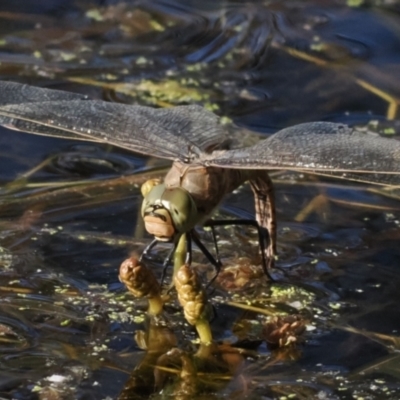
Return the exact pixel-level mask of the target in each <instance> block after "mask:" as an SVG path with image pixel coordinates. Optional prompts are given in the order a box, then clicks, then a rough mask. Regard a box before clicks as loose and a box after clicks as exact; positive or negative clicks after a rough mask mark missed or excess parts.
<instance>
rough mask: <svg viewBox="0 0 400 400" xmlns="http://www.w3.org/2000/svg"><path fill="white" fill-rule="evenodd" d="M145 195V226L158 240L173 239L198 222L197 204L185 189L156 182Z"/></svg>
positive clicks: (143, 214)
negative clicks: (168, 186)
mask: <svg viewBox="0 0 400 400" xmlns="http://www.w3.org/2000/svg"><path fill="white" fill-rule="evenodd" d="M144 195H145V196H144V200H143V204H142V217H143V220H144V224H145V228H146V231H147V232H149V233H150V234H151V235H154V237H155V238H156V239H157V240H160V241H163V242H169V241H173V240H174V239H175V238H176V236H177V235H181V234H182V233H185V232H188V231H189V230H190V229H192V228H193V227H194V226H195V225H196V223H197V222H198V218H197V215H198V213H197V207H196V204H195V203H194V201H193V198H192V196H191V195H190V194H189V193H188V192H187V191H186V190H185V189H182V188H180V187H176V188H167V187H166V186H165V185H164V184H156V185H155V186H153V187H152V188H150V189H149V190H148V191H147V193H146V192H145V193H144Z"/></svg>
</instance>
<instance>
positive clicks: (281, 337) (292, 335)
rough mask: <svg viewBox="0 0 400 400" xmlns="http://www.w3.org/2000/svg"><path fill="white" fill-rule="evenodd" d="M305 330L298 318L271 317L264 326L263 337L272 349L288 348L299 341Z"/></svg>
mask: <svg viewBox="0 0 400 400" xmlns="http://www.w3.org/2000/svg"><path fill="white" fill-rule="evenodd" d="M305 329H306V326H305V323H304V321H303V320H302V319H301V318H300V317H298V316H295V315H288V316H286V317H273V318H272V319H271V320H270V321H269V322H267V323H266V324H265V326H264V329H263V337H264V340H265V341H266V342H267V343H268V344H269V345H271V346H272V347H284V346H290V345H291V344H293V343H299V342H300V341H301V339H302V338H301V335H302V334H303V332H304V331H305Z"/></svg>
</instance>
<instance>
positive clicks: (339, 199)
mask: <svg viewBox="0 0 400 400" xmlns="http://www.w3.org/2000/svg"><path fill="white" fill-rule="evenodd" d="M348 3H350V2H348ZM353 3H357V2H353ZM360 3H361V4H360V5H359V6H357V7H356V6H354V7H350V6H349V5H348V4H346V3H345V2H343V1H335V2H333V1H332V2H319V1H307V2H295V1H287V2H284V3H283V2H263V1H254V2H235V1H231V2H229V1H224V2H209V1H206V2H195V1H191V2H189V1H186V2H183V1H182V2H178V1H176V2H174V1H153V2H150V1H141V2H133V1H128V2H118V1H112V2H111V1H110V2H107V1H103V2H98V3H97V4H96V3H95V2H93V1H91V2H86V1H85V2H82V1H79V2H74V1H72V0H71V1H68V2H65V1H63V2H56V1H53V2H47V1H37V2H35V3H27V2H22V1H13V2H11V1H10V2H8V1H3V2H2V4H1V5H0V21H1V23H0V35H1V37H0V61H1V64H0V78H1V79H3V80H4V79H7V80H14V81H20V82H28V83H31V84H35V85H43V86H46V87H51V88H60V89H67V90H74V91H79V92H82V93H87V94H89V95H91V96H93V97H98V98H104V99H107V100H110V101H122V102H126V103H138V104H146V105H155V106H170V105H176V104H187V103H200V104H205V105H207V106H208V107H209V108H211V109H213V110H214V111H215V112H216V113H218V114H219V115H221V116H227V117H229V118H231V119H232V120H233V121H234V123H235V124H236V127H235V128H232V135H233V137H234V138H239V139H240V141H244V142H246V143H250V142H254V141H255V140H257V138H258V136H257V135H260V134H262V135H265V134H269V133H272V132H275V131H276V130H278V129H280V128H282V127H285V126H289V125H293V124H295V123H300V122H306V121H313V120H323V121H340V122H348V123H352V124H353V123H359V124H363V125H365V124H371V123H373V125H374V126H375V125H376V124H377V125H378V128H377V129H378V130H379V131H381V132H386V133H395V134H398V132H399V129H400V128H399V123H398V117H399V111H398V110H397V107H398V102H399V100H398V99H399V98H400V94H399V93H400V83H399V82H400V80H399V75H400V72H399V71H400V68H399V61H400V60H399V58H400V31H399V26H400V25H399V13H400V5H399V3H398V2H396V1H390V2H389V1H380V2H374V1H364V2H360ZM244 130H246V135H244ZM249 130H251V131H253V133H252V134H250V133H248V131H249ZM0 144H1V146H0V165H1V174H0V179H1V188H0V196H1V197H0V216H1V220H0V226H1V230H0V246H1V247H0V293H1V297H0V397H1V398H4V399H45V398H51V399H53V398H54V399H61V398H62V399H64V398H65V399H78V398H79V399H92V398H93V399H105V398H118V397H119V398H120V399H123V398H148V396H149V394H150V393H154V394H153V395H154V397H161V396H163V395H164V396H168V390H170V391H171V395H170V396H171V397H173V396H174V394H173V393H174V390H177V389H176V387H174V386H173V385H171V384H170V382H169V381H167V382H164V383H165V387H164V393H163V394H162V393H161V390H160V387H159V386H157V385H156V386H154V385H155V383H154V382H156V383H157V384H158V385H160V381H162V379H161V378H160V376H159V375H160V374H161V373H160V372H159V370H158V369H157V368H156V369H155V370H154V364H157V365H158V366H160V365H161V366H162V365H164V364H162V362H163V361H162V360H160V359H159V358H155V357H154V354H156V355H157V357H159V356H160V357H161V356H164V355H165V353H166V351H167V350H168V349H170V348H172V347H175V346H176V345H178V347H180V348H181V349H182V350H185V351H187V354H188V355H189V356H188V357H191V356H192V355H193V354H194V352H195V351H196V350H197V345H196V344H193V343H192V342H191V341H192V340H194V339H195V338H196V335H195V333H194V331H193V330H192V329H191V328H190V327H189V326H188V325H185V324H184V320H183V316H182V313H181V311H180V309H179V307H178V306H177V305H176V304H174V303H173V304H172V305H170V306H169V307H168V310H167V318H168V320H169V325H170V328H171V331H167V330H161V331H159V330H158V329H159V327H154V326H152V325H151V324H149V323H148V322H146V321H145V318H144V313H145V309H146V302H145V301H137V300H134V298H133V297H132V296H131V295H130V294H128V293H126V291H125V289H124V287H123V286H122V284H121V283H120V282H119V281H118V267H119V264H120V263H121V261H122V260H123V259H125V258H126V257H127V256H128V255H130V254H131V252H132V251H140V250H141V249H143V247H144V246H145V245H146V244H147V243H148V240H149V238H148V237H143V227H142V225H141V221H140V218H139V217H138V208H140V203H141V195H140V191H139V189H138V186H139V185H140V184H141V183H142V182H143V181H145V180H146V179H147V178H148V177H149V176H158V175H162V173H163V172H162V171H163V168H164V167H165V163H164V164H163V163H161V164H160V163H157V162H156V161H155V160H147V159H146V158H144V157H141V156H137V155H134V154H130V153H128V152H125V151H123V150H116V149H111V148H107V147H106V146H98V145H94V144H82V143H75V142H72V141H60V140H56V139H50V138H42V137H31V136H29V135H26V134H23V133H19V132H13V131H9V130H6V129H4V128H1V132H0ZM48 157H52V158H51V159H50V160H49V161H48V162H47V163H46V165H45V166H44V167H43V168H42V169H39V170H38V171H37V172H35V173H33V174H32V175H29V176H28V177H26V178H25V179H22V178H20V179H18V180H17V181H15V179H16V178H17V177H19V176H21V175H22V174H24V173H26V172H27V171H28V170H30V169H31V168H34V167H36V166H37V165H38V164H39V163H40V162H42V161H43V160H45V159H48ZM131 173H135V175H133V177H131V176H129V174H131ZM121 175H122V176H123V178H120V176H121ZM273 179H274V182H275V185H276V192H277V205H278V210H277V211H278V221H279V237H278V250H279V255H280V258H279V262H278V267H279V270H277V271H276V276H278V277H280V279H281V280H285V281H289V282H290V283H291V285H292V286H291V287H292V288H294V289H293V293H294V294H293V293H292V292H291V291H290V290H289V291H288V292H285V294H284V297H285V296H286V297H285V298H283V297H279V296H278V300H277V301H276V303H277V304H278V307H286V308H285V310H287V309H288V307H289V309H291V310H296V309H298V311H300V314H301V315H303V316H304V317H305V318H307V321H308V326H309V330H308V331H307V332H306V334H305V342H304V343H303V344H301V345H300V346H298V347H297V348H296V349H295V351H293V349H292V351H291V352H289V351H287V352H285V351H282V352H276V351H271V350H270V349H269V348H268V347H267V346H266V345H265V344H260V334H259V326H260V324H263V323H265V317H264V316H263V315H262V314H259V313H256V312H253V313H252V312H250V311H243V310H241V309H240V308H237V307H236V306H234V305H232V304H229V303H228V302H229V301H237V302H239V303H241V304H242V303H245V302H246V301H248V300H251V299H253V300H254V299H257V305H260V304H261V306H262V307H264V306H265V304H266V303H265V302H266V301H267V300H268V299H269V298H270V296H272V299H273V298H274V296H276V294H274V293H275V292H274V290H275V291H276V289H271V288H269V287H268V285H265V283H263V282H262V280H260V279H254V282H253V283H254V285H253V287H251V288H248V289H247V291H243V290H239V289H238V288H234V287H230V290H229V291H228V290H226V287H225V288H224V286H223V285H222V284H217V285H216V286H215V292H214V293H212V294H211V296H210V297H211V299H212V301H213V304H214V305H215V307H216V310H217V318H215V319H214V321H213V322H212V329H213V333H214V338H215V340H216V341H219V342H220V343H221V342H222V341H224V342H228V343H237V346H238V347H244V348H246V351H248V352H249V353H245V356H241V357H237V358H235V361H233V360H232V359H230V361H229V362H228V361H227V359H228V356H227V355H226V353H224V351H223V350H221V354H222V355H221V354H219V356H218V357H217V356H216V357H215V358H218V362H219V363H220V364H218V367H215V365H214V364H213V366H212V367H210V368H209V369H206V370H207V372H209V375H207V374H205V375H204V374H199V376H200V378H199V379H200V383H199V387H198V390H197V392H196V394H190V392H185V393H184V394H183V395H182V398H185V396H186V397H189V396H190V397H192V398H193V397H196V398H202V397H204V396H208V397H210V396H212V397H215V398H220V397H221V396H225V397H227V398H232V399H233V398H237V397H239V396H241V397H243V396H244V395H247V396H248V397H250V398H255V399H256V398H257V399H258V398H274V399H275V398H276V399H279V398H282V399H284V398H286V399H290V398H296V399H311V398H313V399H353V398H359V399H361V398H363V399H383V398H385V399H386V398H387V399H397V398H399V397H400V394H399V390H400V389H399V388H400V384H399V382H400V376H399V368H398V353H397V351H398V349H399V339H398V330H399V323H398V306H397V304H398V298H399V291H398V287H399V284H400V275H399V272H398V271H399V268H398V260H399V257H400V254H399V253H400V248H399V238H400V234H399V232H400V231H399V209H400V202H399V201H398V199H396V198H392V197H389V196H387V193H384V194H382V193H377V192H375V191H372V190H371V188H369V187H365V186H361V185H353V184H350V183H346V182H335V181H332V180H326V181H321V180H316V179H315V178H313V177H308V176H303V175H298V174H295V173H290V174H289V173H285V174H284V175H282V174H279V173H276V174H274V176H273ZM99 181H101V182H99ZM315 196H320V197H319V199H320V201H318V202H317V203H316V206H315V208H314V209H313V210H311V212H310V213H304V214H299V213H300V212H301V211H302V210H303V211H304V207H306V206H307V205H308V204H309V202H310V201H311V200H312V199H314V198H315ZM219 212H220V214H221V215H223V216H234V217H240V218H249V217H251V216H252V215H253V214H252V213H253V200H252V196H251V192H250V190H249V189H248V188H240V189H239V190H238V191H237V192H235V193H234V194H232V195H231V196H229V198H228V199H227V201H226V202H225V203H224V204H223V205H222V207H221V209H220V211H219ZM202 236H203V238H204V240H206V241H207V243H209V242H211V240H210V238H209V235H208V233H207V232H205V233H202ZM219 236H220V244H221V245H220V247H221V251H222V256H223V260H224V264H225V265H227V266H229V267H232V268H234V267H235V266H243V265H245V264H246V263H249V264H251V263H252V262H254V260H253V258H254V253H255V243H256V240H255V236H254V235H253V234H252V233H251V232H249V231H247V230H245V229H242V228H229V229H220V230H219ZM166 251H167V249H166V248H163V247H162V248H161V249H160V250H159V252H158V253H156V256H155V257H154V259H153V260H152V263H153V264H154V270H155V272H156V274H157V276H158V277H159V276H160V275H161V263H162V258H163V256H164V255H165V254H166ZM194 258H195V262H196V263H198V264H199V265H198V268H199V270H201V271H203V270H204V269H206V268H207V266H206V265H205V261H204V260H203V259H202V256H201V255H200V253H196V254H195V256H194ZM226 279H228V278H226ZM282 285H283V286H285V285H284V284H282ZM226 286H229V285H228V284H226ZM278 286H279V285H278ZM239 294H240V295H241V296H244V298H245V300H243V298H241V297H240V298H239V299H240V300H238V297H235V296H239ZM265 307H267V306H265ZM257 326H258V328H257ZM140 331H145V332H146V333H145V334H144V336H145V339H143V340H142V341H141V340H139V339H138V335H139V337H140V335H142V334H140V333H138V332H140ZM135 333H136V340H135V339H134V334H135ZM175 335H176V337H175ZM155 337H158V338H163V339H162V343H161V344H160V343H159V344H158V345H157V346H158V347H157V346H155V345H154V342H155V340H154V338H155ZM143 341H144V342H146V343H147V346H148V347H150V349H149V348H148V349H147V350H145V349H143V347H144V346H143V344H141V343H142V342H143ZM160 341H161V339H160ZM152 346H153V348H152ZM154 346H155V347H154ZM251 351H253V353H251ZM152 357H153V358H152ZM171 357H172V361H170V362H171V364H173V365H174V366H175V367H176V359H174V358H173V357H177V356H176V355H175V356H174V355H172V356H171ZM179 357H183V358H184V357H186V355H185V356H182V354H180V355H179V356H178V359H179V360H181V359H180V358H179ZM231 357H233V356H231ZM235 357H236V356H235ZM179 362H181V361H179ZM179 362H178V364H179ZM144 365H145V366H147V367H146V368H147V369H145V368H144V367H143V366H144ZM165 365H167V364H165ZM168 365H169V364H168ZM226 365H228V366H229V367H230V368H231V370H230V371H229V372H228V371H227V369H228V370H229V368H227V367H226ZM233 366H235V367H233ZM199 368H200V370H201V366H200V367H199ZM213 368H215V369H213ZM160 370H161V369H160ZM143 371H144V372H143ZM154 371H155V376H156V378H155V380H154ZM201 372H202V373H203V372H204V371H201ZM139 373H143V375H142V376H141V379H143V381H140V379H139V378H138V376H139V375H140V374H139ZM218 374H219V375H218ZM221 374H222V375H223V377H221ZM152 379H153V380H152ZM138 382H139V383H140V382H141V384H142V386H140V384H139V383H138ZM161 386H162V385H161ZM171 386H172V388H171ZM132 388H133V389H132ZM140 393H141V394H142V396H140ZM175 393H176V392H175Z"/></svg>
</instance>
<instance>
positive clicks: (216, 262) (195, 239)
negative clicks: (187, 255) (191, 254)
mask: <svg viewBox="0 0 400 400" xmlns="http://www.w3.org/2000/svg"><path fill="white" fill-rule="evenodd" d="M188 236H191V238H192V239H193V242H194V243H195V244H196V246H197V247H198V248H199V249H200V250H201V252H202V253H203V254H204V255H205V256H206V258H207V260H208V261H210V263H211V264H212V265H213V266H214V268H215V275H214V276H213V277H212V278H211V279H210V281H209V282H208V283H207V286H210V285H211V283H213V282H214V280H215V279H216V278H217V276H218V274H219V272H220V271H221V267H222V263H221V261H220V259H219V257H218V258H217V259H215V257H213V255H212V254H211V253H210V252H209V251H208V249H207V247H206V246H204V244H203V243H202V242H201V240H200V238H199V235H198V234H197V232H196V231H195V230H194V229H192V230H191V231H190V234H189V235H188Z"/></svg>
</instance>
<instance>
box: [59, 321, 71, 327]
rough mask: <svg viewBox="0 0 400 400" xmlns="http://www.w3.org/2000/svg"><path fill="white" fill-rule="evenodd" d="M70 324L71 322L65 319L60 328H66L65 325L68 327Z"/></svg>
mask: <svg viewBox="0 0 400 400" xmlns="http://www.w3.org/2000/svg"><path fill="white" fill-rule="evenodd" d="M70 322H71V320H70V319H65V320H64V321H61V322H60V326H67V325H69V323H70Z"/></svg>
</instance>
